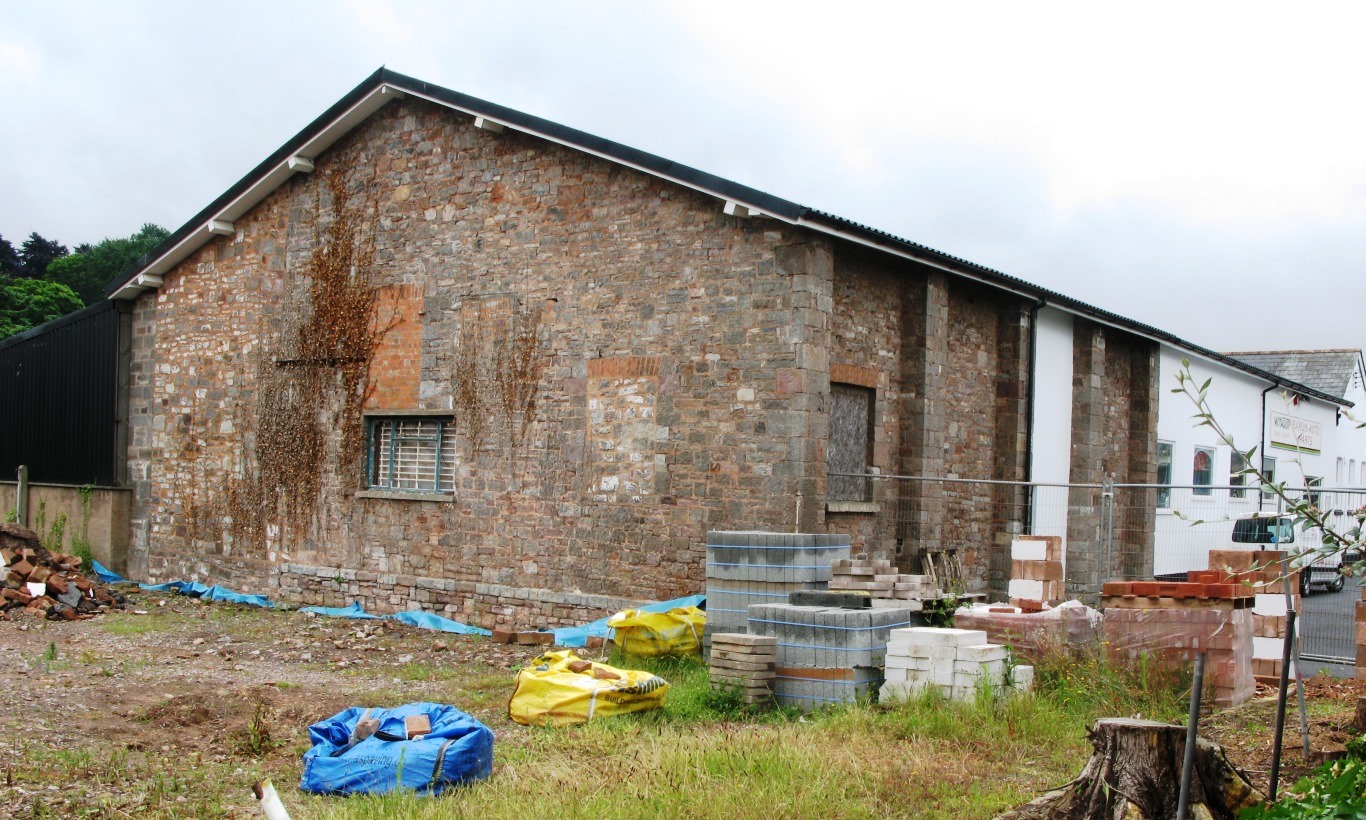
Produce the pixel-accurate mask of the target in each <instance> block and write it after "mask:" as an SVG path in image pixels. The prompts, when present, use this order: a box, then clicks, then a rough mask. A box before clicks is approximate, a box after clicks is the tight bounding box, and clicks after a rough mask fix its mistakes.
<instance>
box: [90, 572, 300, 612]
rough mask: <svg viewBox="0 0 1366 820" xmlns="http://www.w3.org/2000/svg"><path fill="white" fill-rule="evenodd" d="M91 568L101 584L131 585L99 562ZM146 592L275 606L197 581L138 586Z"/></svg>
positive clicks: (259, 596)
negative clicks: (172, 593)
mask: <svg viewBox="0 0 1366 820" xmlns="http://www.w3.org/2000/svg"><path fill="white" fill-rule="evenodd" d="M90 564H91V567H92V568H93V569H94V570H95V577H96V578H98V579H99V580H100V583H103V584H131V583H133V582H132V581H129V580H128V579H127V578H124V577H123V576H122V575H119V574H118V573H117V572H113V571H111V570H110V569H109V568H108V567H106V566H105V565H104V564H101V563H100V562H99V561H91V562H90ZM138 586H139V587H141V588H142V589H145V590H147V591H148V592H176V593H179V594H181V595H188V596H190V597H191V598H200V599H202V600H205V601H227V602H228V603H233V604H246V605H248V606H260V607H265V608H267V609H270V608H273V607H274V606H275V604H273V603H271V600H270V599H269V598H267V597H266V596H264V595H247V594H244V593H241V592H233V591H232V590H230V589H228V588H227V587H220V586H209V585H207V584H201V583H199V582H198V581H167V582H166V583H164V584H138Z"/></svg>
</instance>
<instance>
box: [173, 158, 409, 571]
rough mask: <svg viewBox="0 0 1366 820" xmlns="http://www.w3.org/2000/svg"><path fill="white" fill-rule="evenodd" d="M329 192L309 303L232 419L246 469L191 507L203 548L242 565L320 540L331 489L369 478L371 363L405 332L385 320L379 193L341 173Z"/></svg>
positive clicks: (303, 277)
mask: <svg viewBox="0 0 1366 820" xmlns="http://www.w3.org/2000/svg"><path fill="white" fill-rule="evenodd" d="M319 183H320V188H319V197H318V200H317V201H316V202H315V209H314V215H313V216H314V219H313V225H314V228H313V230H314V237H313V246H312V251H311V252H310V253H309V255H308V257H307V259H306V260H305V261H304V263H303V264H302V265H301V266H300V269H299V277H300V282H301V289H300V292H299V293H298V294H297V295H296V297H295V298H294V299H292V300H287V306H286V310H285V311H284V316H285V319H284V326H283V327H282V328H281V329H280V330H279V331H278V332H276V333H274V334H263V336H262V338H261V339H260V347H259V348H258V351H257V353H256V355H255V357H254V359H255V361H254V371H255V376H256V393H255V400H254V403H253V405H252V406H251V407H250V408H249V409H247V412H242V408H238V409H237V410H236V411H235V412H233V413H231V414H230V417H231V418H233V420H234V424H235V426H236V433H237V439H236V442H235V443H236V450H237V453H236V456H235V457H234V459H233V462H234V464H233V466H234V469H233V470H231V471H229V474H228V475H226V476H223V475H219V476H215V477H212V478H210V477H208V476H206V478H209V479H210V481H214V482H216V483H214V484H212V485H211V488H210V489H209V490H208V492H207V498H206V499H193V500H191V502H190V506H191V507H192V509H191V510H188V512H190V513H191V515H190V516H189V518H190V522H191V525H192V526H193V528H194V530H195V532H194V537H195V538H196V540H197V541H198V542H200V543H201V544H204V545H208V544H213V543H214V542H218V541H220V539H221V542H222V546H221V547H220V549H221V551H222V552H223V554H227V553H228V545H230V544H236V545H240V546H239V547H238V548H237V550H236V551H237V552H238V553H239V554H240V553H241V552H242V550H243V549H244V548H245V549H258V550H262V551H264V549H265V547H266V545H267V544H269V543H270V542H271V541H275V542H276V543H278V544H280V545H284V544H286V543H288V542H289V541H290V540H295V539H297V537H298V536H300V535H302V534H303V533H306V532H308V531H309V529H310V528H311V525H312V523H313V516H314V513H315V510H316V508H317V503H318V501H319V499H320V498H321V496H322V493H323V490H324V487H325V484H326V477H327V476H329V475H342V476H348V475H356V476H358V475H359V470H360V459H361V456H362V454H363V452H364V445H365V442H364V435H365V430H364V419H363V416H362V409H363V407H364V404H365V401H366V399H367V398H368V397H369V393H370V390H371V386H370V384H369V369H370V361H371V359H372V358H373V357H374V354H375V351H376V350H377V348H378V346H379V343H380V340H381V339H382V338H383V335H384V333H385V332H387V331H388V329H389V328H390V327H392V326H393V324H394V321H393V317H389V320H388V321H387V322H386V321H385V320H384V319H383V318H382V317H379V316H377V315H376V312H377V311H376V308H377V305H378V303H379V293H380V288H379V286H378V285H377V284H375V281H374V279H375V276H374V271H373V266H372V261H373V252H374V240H373V235H374V234H373V221H374V218H375V213H376V200H375V193H374V192H375V186H374V185H373V184H369V183H367V182H358V181H357V180H356V179H355V175H354V174H348V173H345V172H340V171H335V170H333V171H328V172H321V173H319ZM203 466H207V465H203ZM203 466H201V471H203ZM215 488H216V491H215Z"/></svg>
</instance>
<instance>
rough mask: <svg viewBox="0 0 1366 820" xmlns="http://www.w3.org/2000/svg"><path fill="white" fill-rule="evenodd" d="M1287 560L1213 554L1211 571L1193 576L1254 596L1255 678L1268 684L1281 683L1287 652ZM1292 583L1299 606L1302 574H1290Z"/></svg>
mask: <svg viewBox="0 0 1366 820" xmlns="http://www.w3.org/2000/svg"><path fill="white" fill-rule="evenodd" d="M1284 558H1285V552H1284V551H1282V550H1210V554H1209V566H1210V568H1209V570H1208V571H1207V572H1205V573H1191V574H1190V575H1191V576H1199V577H1201V578H1203V579H1205V580H1207V581H1210V582H1215V581H1217V582H1218V583H1224V584H1237V585H1238V586H1240V587H1242V588H1244V589H1246V590H1248V594H1250V595H1252V597H1253V604H1252V674H1253V675H1254V676H1256V677H1260V678H1262V679H1264V680H1266V681H1272V680H1279V679H1280V675H1281V654H1282V652H1283V651H1284V649H1285V629H1286V613H1287V612H1288V611H1289V606H1288V604H1287V603H1286V600H1285V588H1286V584H1285V579H1284V578H1282V577H1281V574H1282V565H1281V561H1282V559H1284ZM1289 580H1290V591H1291V595H1292V598H1294V600H1295V602H1296V605H1297V606H1298V601H1299V592H1300V584H1299V580H1300V579H1299V573H1297V572H1296V573H1291V575H1290V579H1289Z"/></svg>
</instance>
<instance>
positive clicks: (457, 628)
mask: <svg viewBox="0 0 1366 820" xmlns="http://www.w3.org/2000/svg"><path fill="white" fill-rule="evenodd" d="M389 617H390V618H391V619H392V620H395V621H399V622H400V623H405V624H411V625H413V626H420V627H422V628H423V629H435V630H436V631H438V632H455V633H458V634H461V635H492V634H493V633H492V632H490V631H489V630H487V629H480V628H479V627H477V626H470V625H469V624H462V623H460V622H459V621H452V620H451V619H450V618H443V617H441V616H440V615H433V614H432V613H430V612H423V611H421V610H418V609H410V610H408V611H407V612H399V613H396V614H394V615H390V616H389Z"/></svg>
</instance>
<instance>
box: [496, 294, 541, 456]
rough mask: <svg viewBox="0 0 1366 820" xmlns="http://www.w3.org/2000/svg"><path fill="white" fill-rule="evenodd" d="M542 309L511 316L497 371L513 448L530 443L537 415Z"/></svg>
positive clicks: (526, 310)
mask: <svg viewBox="0 0 1366 820" xmlns="http://www.w3.org/2000/svg"><path fill="white" fill-rule="evenodd" d="M540 330H541V309H540V308H532V309H524V308H522V307H520V306H518V308H517V309H515V310H513V311H512V312H511V314H510V315H509V316H508V322H507V326H506V331H505V334H504V337H503V339H502V344H501V345H500V347H501V348H502V356H501V357H500V361H499V366H498V367H497V368H495V370H494V382H495V383H496V384H497V385H498V398H499V399H500V404H501V405H502V410H503V417H504V418H505V419H506V420H507V426H508V440H509V441H510V443H511V444H512V447H513V449H516V448H517V447H519V446H521V444H522V442H523V441H525V440H526V433H527V429H528V428H530V426H531V422H532V421H533V420H534V419H535V416H536V396H537V394H538V388H539V386H540V380H541V368H542V366H543V364H544V363H543V362H542V360H541V344H540V341H541V339H540Z"/></svg>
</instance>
